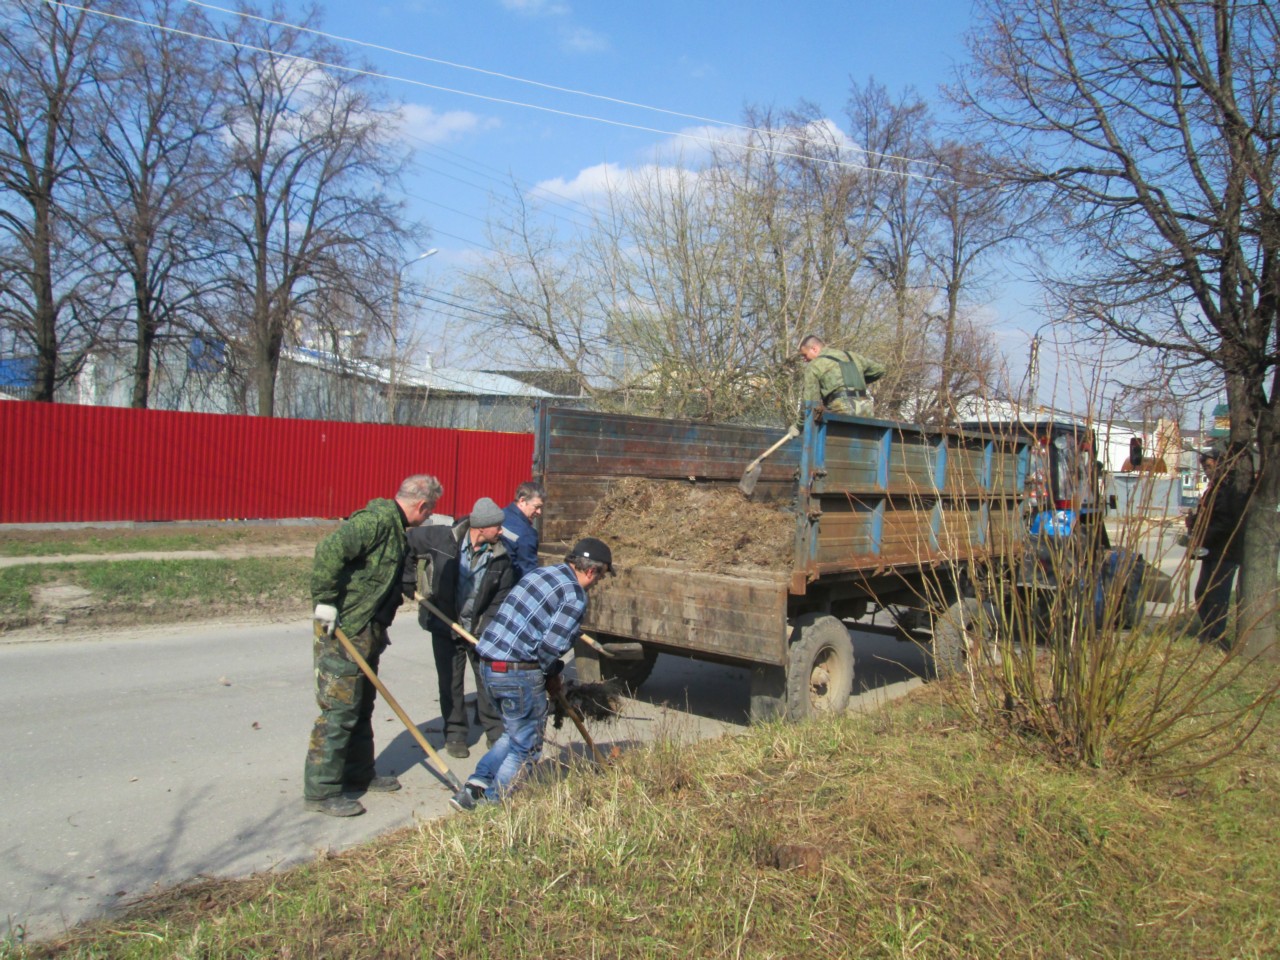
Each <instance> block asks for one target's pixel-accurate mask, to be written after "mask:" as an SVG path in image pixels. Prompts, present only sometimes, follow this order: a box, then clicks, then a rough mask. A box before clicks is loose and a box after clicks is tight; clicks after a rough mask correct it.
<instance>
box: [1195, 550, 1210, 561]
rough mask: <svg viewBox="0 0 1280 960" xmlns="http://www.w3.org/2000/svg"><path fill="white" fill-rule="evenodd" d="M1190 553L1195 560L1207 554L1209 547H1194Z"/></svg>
mask: <svg viewBox="0 0 1280 960" xmlns="http://www.w3.org/2000/svg"><path fill="white" fill-rule="evenodd" d="M1191 555H1192V556H1193V557H1195V558H1196V559H1197V560H1203V559H1204V558H1205V557H1207V556H1208V555H1209V548H1208V547H1196V548H1195V549H1194V550H1192V551H1191Z"/></svg>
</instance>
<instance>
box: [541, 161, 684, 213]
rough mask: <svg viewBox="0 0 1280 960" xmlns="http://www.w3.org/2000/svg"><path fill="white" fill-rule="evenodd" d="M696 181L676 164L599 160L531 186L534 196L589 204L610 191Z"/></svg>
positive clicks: (636, 189)
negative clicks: (570, 174)
mask: <svg viewBox="0 0 1280 960" xmlns="http://www.w3.org/2000/svg"><path fill="white" fill-rule="evenodd" d="M681 179H683V180H686V181H696V180H697V174H696V173H694V172H692V171H689V170H683V169H680V168H679V167H669V166H659V165H656V164H645V165H643V166H639V167H621V166H619V165H618V164H616V163H600V164H596V165H595V166H594V167H587V168H586V169H585V170H581V171H579V172H578V174H577V176H575V177H574V178H573V179H571V180H565V179H564V178H563V177H556V178H554V179H551V180H543V181H542V182H541V183H539V184H537V186H535V187H534V189H533V195H534V196H539V195H542V196H551V197H554V198H555V199H558V200H571V201H576V202H578V203H583V204H586V205H588V206H589V205H591V204H592V203H593V202H595V201H599V200H602V199H604V198H605V197H607V196H608V195H609V194H610V193H614V194H618V193H623V194H631V193H639V192H641V191H644V190H650V189H652V188H653V187H654V186H655V185H658V184H662V183H668V182H672V181H677V180H681Z"/></svg>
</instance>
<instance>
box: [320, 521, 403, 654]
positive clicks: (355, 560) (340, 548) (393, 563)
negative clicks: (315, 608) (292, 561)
mask: <svg viewBox="0 0 1280 960" xmlns="http://www.w3.org/2000/svg"><path fill="white" fill-rule="evenodd" d="M406 525H407V521H406V520H405V515H404V512H403V511H402V510H401V509H400V505H399V504H398V503H396V502H395V501H394V500H370V501H369V503H368V504H367V505H366V506H365V507H364V508H363V509H361V510H357V511H356V512H355V513H353V514H351V516H350V517H349V518H348V519H347V520H346V522H345V523H343V524H342V526H340V527H338V529H337V530H335V531H333V533H331V534H329V535H328V536H327V537H325V538H324V539H323V540H321V541H320V543H319V544H318V545H317V546H316V555H315V562H314V563H313V564H312V567H311V602H312V603H328V604H331V605H333V606H335V607H337V608H338V626H340V627H342V629H343V630H345V631H346V632H347V633H348V634H349V635H350V636H353V637H354V636H355V635H356V634H357V633H359V632H360V631H361V630H363V629H364V628H365V627H366V626H368V625H369V621H370V620H377V621H378V622H379V623H381V624H384V625H387V626H389V625H390V624H391V621H392V620H393V619H395V615H396V607H398V606H399V605H400V594H399V592H398V591H397V590H396V589H395V587H396V581H397V580H399V579H400V576H401V564H402V563H403V562H404V549H405V527H406Z"/></svg>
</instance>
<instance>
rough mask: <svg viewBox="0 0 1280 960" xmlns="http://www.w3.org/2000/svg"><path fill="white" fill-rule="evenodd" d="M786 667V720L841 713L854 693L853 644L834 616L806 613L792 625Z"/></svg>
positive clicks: (846, 629)
mask: <svg viewBox="0 0 1280 960" xmlns="http://www.w3.org/2000/svg"><path fill="white" fill-rule="evenodd" d="M795 636H796V639H795V640H794V641H793V642H792V644H791V650H790V653H789V662H788V664H787V717H788V719H791V720H803V719H805V718H806V717H812V716H816V715H818V714H821V713H843V712H844V711H845V708H847V707H848V706H849V695H850V694H851V693H852V692H853V641H852V640H851V639H850V638H849V630H848V628H847V627H846V626H845V625H844V624H843V623H841V622H840V621H839V620H837V619H836V618H835V617H830V616H826V615H823V614H806V615H805V616H803V617H800V618H799V619H798V620H796V622H795Z"/></svg>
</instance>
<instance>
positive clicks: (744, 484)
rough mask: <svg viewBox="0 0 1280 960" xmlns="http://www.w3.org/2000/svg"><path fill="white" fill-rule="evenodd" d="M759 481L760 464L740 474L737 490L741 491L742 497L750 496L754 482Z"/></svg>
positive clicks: (754, 486) (753, 489)
mask: <svg viewBox="0 0 1280 960" xmlns="http://www.w3.org/2000/svg"><path fill="white" fill-rule="evenodd" d="M759 479H760V464H759V463H756V464H755V465H753V466H750V467H747V469H746V470H745V471H744V472H743V474H742V479H741V480H739V481H738V489H739V490H741V491H742V495H743V496H744V497H749V496H751V494H752V493H754V492H755V489H756V481H757V480H759Z"/></svg>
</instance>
